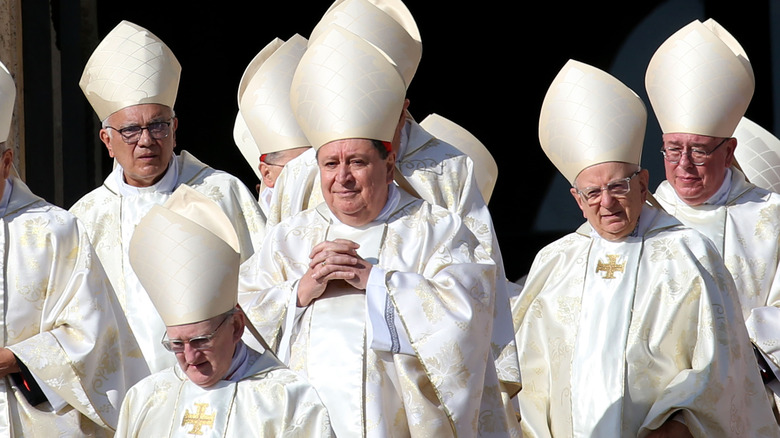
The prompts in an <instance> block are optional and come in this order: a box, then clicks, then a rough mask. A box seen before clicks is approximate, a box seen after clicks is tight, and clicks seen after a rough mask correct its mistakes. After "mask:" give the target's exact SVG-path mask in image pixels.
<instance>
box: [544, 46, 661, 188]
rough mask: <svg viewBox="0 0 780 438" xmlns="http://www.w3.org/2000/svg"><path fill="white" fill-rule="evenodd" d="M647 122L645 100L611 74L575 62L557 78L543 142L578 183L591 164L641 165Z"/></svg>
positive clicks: (548, 98)
mask: <svg viewBox="0 0 780 438" xmlns="http://www.w3.org/2000/svg"><path fill="white" fill-rule="evenodd" d="M646 124H647V110H646V109H645V105H644V103H642V99H640V98H639V96H637V94H636V93H634V92H633V91H632V90H631V89H630V88H628V87H627V86H625V85H624V84H623V83H622V82H620V81H619V80H617V79H615V78H614V77H613V76H611V75H609V74H608V73H606V72H604V71H602V70H599V69H597V68H595V67H592V66H590V65H587V64H583V63H581V62H578V61H574V60H569V61H568V62H567V63H566V65H564V66H563V68H562V69H561V71H560V72H558V75H557V76H556V77H555V79H554V80H553V82H552V84H551V85H550V88H549V89H548V90H547V94H546V95H545V97H544V102H543V103H542V110H541V114H540V116H539V142H540V143H541V145H542V149H543V150H544V152H545V154H547V157H548V158H549V159H550V161H552V163H553V164H554V165H555V167H557V168H558V170H559V171H560V172H561V173H562V174H563V176H564V177H566V179H567V180H568V181H569V182H570V183H571V184H572V185H574V180H575V179H576V178H577V175H579V173H580V172H581V171H582V170H583V169H585V168H587V167H590V166H593V165H596V164H601V163H607V162H611V161H618V162H624V163H632V164H637V165H638V164H639V163H640V161H641V158H642V145H643V142H644V137H645V127H646Z"/></svg>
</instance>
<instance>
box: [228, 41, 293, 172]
mask: <svg viewBox="0 0 780 438" xmlns="http://www.w3.org/2000/svg"><path fill="white" fill-rule="evenodd" d="M282 44H284V40H282V39H280V38H274V39H273V41H271V42H270V43H268V44H266V46H265V47H263V49H262V50H260V52H258V53H257V55H255V57H254V58H252V60H251V61H249V64H248V65H247V67H246V69H244V74H243V75H242V76H241V80H240V81H239V82H238V106H239V110H238V113H237V114H236V121H235V123H234V124H233V141H235V143H236V146H238V150H239V151H241V155H243V156H244V160H246V162H247V163H248V164H249V167H251V168H252V170H253V171H254V172H255V175H257V179H259V180H261V181H262V180H263V175H262V174H261V173H260V169H259V168H258V167H257V166H258V164H260V155H261V153H260V150H259V148H258V147H257V143H255V140H254V139H253V138H252V133H251V132H249V126H247V124H246V121H245V120H244V117H243V116H242V115H241V96H243V95H244V92H245V91H246V86H247V83H248V82H249V81H248V80H247V78H248V77H251V76H252V75H254V74H255V73H256V72H257V69H258V68H259V67H260V66H261V65H262V64H263V62H265V60H266V59H268V57H269V56H271V54H272V53H274V52H275V51H276V49H278V48H279V47H281V46H282Z"/></svg>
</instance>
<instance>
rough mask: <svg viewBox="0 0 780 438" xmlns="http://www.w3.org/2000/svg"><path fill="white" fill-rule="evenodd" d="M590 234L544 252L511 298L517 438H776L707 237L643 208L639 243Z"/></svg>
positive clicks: (724, 273) (582, 232) (730, 292)
mask: <svg viewBox="0 0 780 438" xmlns="http://www.w3.org/2000/svg"><path fill="white" fill-rule="evenodd" d="M592 233H593V231H592V229H591V227H590V226H589V224H587V223H586V224H584V225H583V226H582V227H580V229H578V230H577V232H575V233H571V234H569V235H567V236H564V237H563V238H561V239H559V240H557V241H555V242H553V243H551V244H550V245H548V246H546V247H545V248H543V249H542V250H541V251H539V253H538V254H537V256H536V258H535V259H534V262H533V265H532V266H531V269H530V271H529V274H528V277H527V280H526V282H525V286H524V288H523V294H522V295H521V297H520V300H519V301H518V304H520V306H519V307H518V315H519V316H520V319H519V328H518V332H517V333H518V334H517V336H518V338H517V342H518V349H519V350H520V351H522V352H523V354H521V355H520V365H521V368H520V370H521V372H522V374H523V377H524V382H523V389H522V390H521V391H520V393H519V394H518V403H519V406H520V412H521V414H522V426H523V434H524V436H526V437H572V436H577V437H581V436H593V437H596V436H598V437H626V438H628V437H639V438H642V437H645V436H647V434H648V433H650V432H651V431H653V430H655V429H658V428H659V427H660V426H662V425H663V424H664V423H666V422H668V421H676V420H675V419H680V420H682V421H684V422H685V424H686V426H687V427H688V429H689V430H690V432H691V434H692V435H693V436H694V437H745V438H747V437H762V436H774V437H777V436H780V429H778V428H777V425H776V422H775V419H774V417H773V415H772V412H771V410H770V406H769V404H768V403H767V396H766V392H765V391H764V389H763V383H762V382H761V378H760V376H759V375H758V372H757V369H756V364H755V359H754V357H753V354H752V352H751V347H750V342H749V340H748V337H747V331H746V330H745V327H744V322H743V320H742V318H741V312H740V308H739V302H738V301H737V297H736V291H735V288H734V282H733V280H732V279H731V276H730V275H729V271H728V270H727V269H726V267H725V265H724V264H723V260H722V259H721V257H720V256H719V255H718V253H717V250H716V249H715V247H714V245H713V244H712V242H711V241H710V240H709V239H706V238H704V237H703V235H702V234H700V233H699V232H697V231H694V230H693V229H690V228H687V227H684V226H682V225H681V224H680V222H679V221H677V220H676V219H675V218H673V217H671V216H670V215H668V214H666V213H665V212H663V211H661V210H659V209H656V208H653V207H651V206H649V205H645V206H643V209H642V213H641V216H640V219H639V225H638V226H637V230H636V232H635V234H636V237H634V236H633V235H631V236H628V237H627V238H625V239H624V240H623V241H622V242H606V241H603V239H601V238H597V237H594V236H593V234H592ZM596 240H602V241H601V242H596ZM610 256H614V257H610ZM594 264H595V266H594ZM609 276H613V277H614V279H607V278H606V277H609ZM612 282H614V283H612ZM673 418H674V419H673Z"/></svg>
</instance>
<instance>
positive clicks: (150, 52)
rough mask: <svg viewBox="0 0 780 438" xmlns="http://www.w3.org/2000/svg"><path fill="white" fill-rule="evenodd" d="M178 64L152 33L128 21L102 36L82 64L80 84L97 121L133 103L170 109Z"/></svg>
mask: <svg viewBox="0 0 780 438" xmlns="http://www.w3.org/2000/svg"><path fill="white" fill-rule="evenodd" d="M180 74H181V65H179V61H177V60H176V57H175V56H174V55H173V52H171V50H170V49H169V48H168V46H166V45H165V43H164V42H162V41H161V40H160V39H159V38H157V37H156V36H155V35H154V34H152V33H151V32H149V31H148V30H146V29H144V28H143V27H141V26H138V25H136V24H133V23H131V22H129V21H122V22H120V23H119V24H118V25H117V26H116V27H115V28H114V29H113V30H111V32H109V33H108V35H106V37H105V38H103V41H101V42H100V44H98V46H97V47H96V48H95V51H94V52H92V56H90V58H89V60H88V61H87V65H86V66H85V67H84V72H83V73H82V75H81V80H80V81H79V86H80V87H81V91H83V92H84V95H85V96H86V97H87V100H88V101H89V103H90V105H92V108H93V109H94V110H95V113H97V116H98V118H99V119H100V120H105V119H106V118H107V117H108V116H110V115H111V114H113V113H115V112H116V111H119V110H121V109H123V108H127V107H129V106H133V105H139V104H144V103H157V104H161V105H165V106H168V107H171V108H173V104H174V103H175V102H176V93H177V92H178V89H179V76H180Z"/></svg>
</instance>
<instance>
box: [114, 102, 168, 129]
mask: <svg viewBox="0 0 780 438" xmlns="http://www.w3.org/2000/svg"><path fill="white" fill-rule="evenodd" d="M174 115H175V114H174V112H173V109H172V108H171V107H169V106H166V105H161V104H157V103H142V104H139V105H132V106H128V107H125V108H122V109H121V110H119V111H117V112H115V113H113V114H111V115H110V116H108V119H107V120H108V121H109V122H111V123H115V124H123V123H124V124H132V123H144V122H149V121H152V122H154V121H164V120H168V119H170V118H171V117H174Z"/></svg>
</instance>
